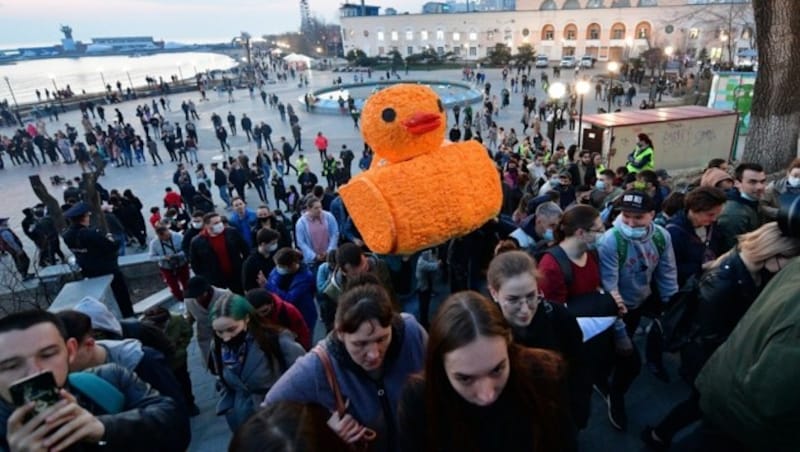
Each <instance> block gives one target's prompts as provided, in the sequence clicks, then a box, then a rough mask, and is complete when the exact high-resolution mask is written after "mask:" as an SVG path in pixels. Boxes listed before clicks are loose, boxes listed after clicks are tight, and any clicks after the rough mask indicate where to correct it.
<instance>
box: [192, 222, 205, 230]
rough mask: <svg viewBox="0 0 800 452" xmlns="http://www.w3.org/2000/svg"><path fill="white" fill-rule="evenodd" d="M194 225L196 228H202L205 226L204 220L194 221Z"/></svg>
mask: <svg viewBox="0 0 800 452" xmlns="http://www.w3.org/2000/svg"><path fill="white" fill-rule="evenodd" d="M192 227H193V228H195V229H200V228H202V227H203V222H202V221H192Z"/></svg>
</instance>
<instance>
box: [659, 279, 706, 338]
mask: <svg viewBox="0 0 800 452" xmlns="http://www.w3.org/2000/svg"><path fill="white" fill-rule="evenodd" d="M699 294H700V278H699V277H698V275H693V276H691V277H690V278H689V279H687V280H686V282H685V283H684V284H683V286H682V287H681V288H680V290H678V292H677V293H676V294H675V295H673V296H672V298H670V300H669V303H667V306H666V307H665V308H664V313H663V314H662V316H661V329H662V332H663V336H664V350H665V351H668V352H676V351H679V350H680V349H682V348H683V347H684V346H685V345H686V344H688V343H689V342H692V341H693V340H694V338H695V336H696V333H697V324H696V322H695V319H696V317H697V309H698V307H699V305H700V297H699Z"/></svg>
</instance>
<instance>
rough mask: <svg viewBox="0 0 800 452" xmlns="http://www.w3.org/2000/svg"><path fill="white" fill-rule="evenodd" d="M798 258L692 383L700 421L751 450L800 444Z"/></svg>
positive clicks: (788, 448) (782, 448) (771, 284)
mask: <svg viewBox="0 0 800 452" xmlns="http://www.w3.org/2000/svg"><path fill="white" fill-rule="evenodd" d="M798 287H800V259H796V258H795V259H794V260H792V261H791V262H790V263H789V264H788V265H787V266H786V267H784V268H783V270H781V271H780V272H779V273H778V274H777V275H776V276H775V277H774V278H773V279H772V281H770V282H769V284H767V286H766V287H765V288H764V290H763V291H762V292H761V294H760V295H759V297H758V298H757V299H756V300H755V302H754V303H753V304H752V305H751V306H750V308H749V309H748V310H747V313H746V314H745V315H744V317H742V319H741V320H740V321H739V323H738V325H737V326H736V328H735V329H734V330H733V332H732V333H731V335H730V336H729V337H728V339H727V340H726V341H725V343H723V344H722V345H721V346H720V347H719V348H718V349H717V351H716V352H715V353H714V355H713V356H711V359H710V360H709V361H708V363H707V364H706V365H705V367H704V368H703V370H702V371H701V372H700V375H699V376H698V377H697V380H696V382H695V385H696V387H697V389H698V390H699V391H700V407H701V409H702V411H703V415H704V416H705V418H706V419H707V420H709V421H711V422H713V423H714V425H715V426H716V427H717V428H720V429H721V430H723V431H724V432H725V433H726V434H728V435H730V436H732V437H733V438H735V439H737V440H739V441H740V442H743V443H745V445H747V446H748V447H750V448H752V449H753V450H770V451H793V450H797V444H798V442H800V429H798V428H797V426H798V425H800V391H798V390H797V381H798V380H800V359H798V350H800V340H799V339H798V338H800V303H798V302H797V288H798Z"/></svg>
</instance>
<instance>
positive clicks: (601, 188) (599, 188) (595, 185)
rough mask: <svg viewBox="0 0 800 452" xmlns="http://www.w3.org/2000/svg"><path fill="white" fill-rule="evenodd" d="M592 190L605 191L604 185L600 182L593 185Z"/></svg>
mask: <svg viewBox="0 0 800 452" xmlns="http://www.w3.org/2000/svg"><path fill="white" fill-rule="evenodd" d="M594 188H596V189H598V190H605V189H606V183H605V182H603V181H601V180H599V181H597V182H595V183H594Z"/></svg>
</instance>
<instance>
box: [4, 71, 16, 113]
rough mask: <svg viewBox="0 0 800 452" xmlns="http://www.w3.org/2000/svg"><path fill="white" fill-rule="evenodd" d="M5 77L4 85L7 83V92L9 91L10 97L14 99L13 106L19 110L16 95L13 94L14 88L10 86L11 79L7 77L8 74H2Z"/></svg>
mask: <svg viewBox="0 0 800 452" xmlns="http://www.w3.org/2000/svg"><path fill="white" fill-rule="evenodd" d="M3 78H4V79H6V85H8V92H10V93H11V99H12V100H13V101H14V107H16V109H17V110H19V104H18V103H17V96H15V95H14V90H13V89H12V88H11V81H10V80H9V79H8V76H3Z"/></svg>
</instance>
